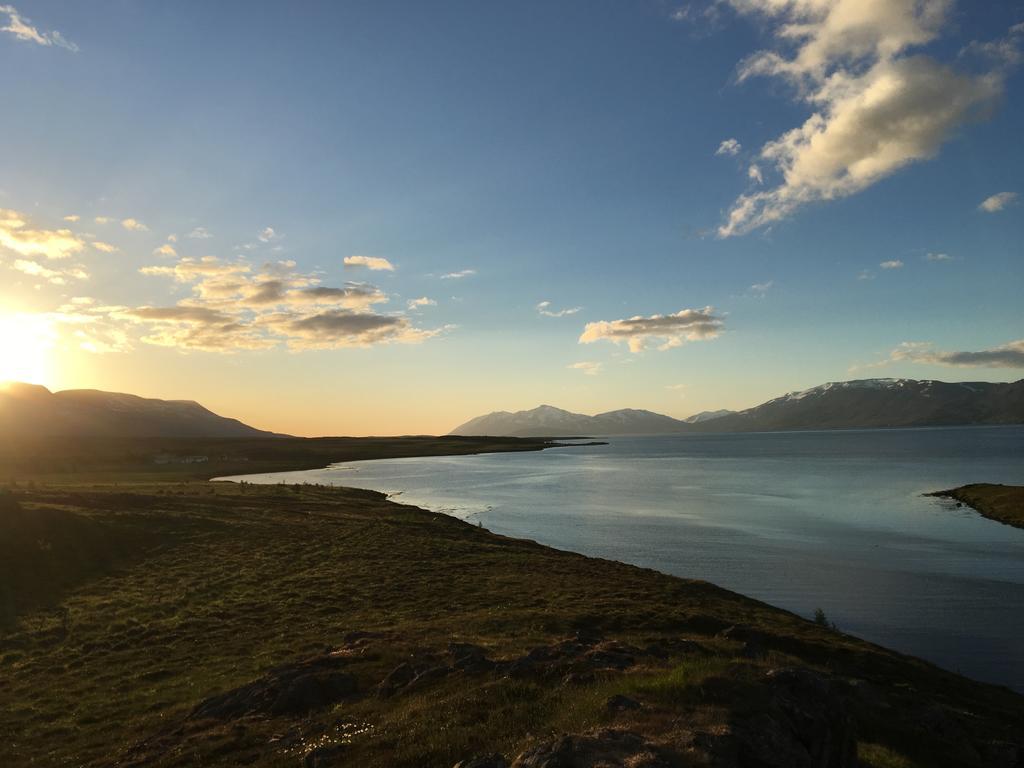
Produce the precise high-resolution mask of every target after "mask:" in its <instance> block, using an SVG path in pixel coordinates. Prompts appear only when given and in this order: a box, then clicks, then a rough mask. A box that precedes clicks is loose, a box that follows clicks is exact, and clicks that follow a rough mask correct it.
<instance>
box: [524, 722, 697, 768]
mask: <svg viewBox="0 0 1024 768" xmlns="http://www.w3.org/2000/svg"><path fill="white" fill-rule="evenodd" d="M679 765H681V762H680V758H679V756H678V755H677V754H676V753H674V752H672V751H671V750H669V749H666V748H665V747H663V746H661V745H659V744H656V743H655V742H652V741H650V740H648V739H646V738H644V737H643V736H641V735H639V734H637V733H632V732H630V731H619V730H612V729H608V730H602V731H598V732H596V733H592V734H584V735H575V736H562V737H560V738H557V739H555V740H553V741H549V742H546V743H544V744H540V745H539V746H536V747H534V748H533V749H528V750H527V751H525V752H523V753H522V754H521V755H519V756H518V757H517V758H516V759H515V760H513V761H512V766H511V768H609V767H610V766H629V768H675V766H679Z"/></svg>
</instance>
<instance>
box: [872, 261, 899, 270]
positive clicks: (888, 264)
mask: <svg viewBox="0 0 1024 768" xmlns="http://www.w3.org/2000/svg"><path fill="white" fill-rule="evenodd" d="M878 266H880V267H881V268H882V269H902V268H903V262H902V261H900V260H899V259H890V260H889V261H883V262H882V263H881V264H879V265H878Z"/></svg>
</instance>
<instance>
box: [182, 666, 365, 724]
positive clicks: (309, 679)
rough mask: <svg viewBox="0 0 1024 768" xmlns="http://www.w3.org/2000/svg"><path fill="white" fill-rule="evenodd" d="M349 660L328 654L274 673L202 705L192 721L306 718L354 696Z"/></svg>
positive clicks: (203, 702) (354, 690) (278, 669)
mask: <svg viewBox="0 0 1024 768" xmlns="http://www.w3.org/2000/svg"><path fill="white" fill-rule="evenodd" d="M345 664H346V659H345V658H344V657H341V656H336V655H332V654H327V655H324V656H320V657H317V658H314V659H310V660H308V661H304V662H300V663H298V664H289V665H286V666H282V667H277V668H276V669H273V670H271V671H270V672H268V673H267V674H266V675H264V676H263V677H261V678H259V679H257V680H254V681H253V682H251V683H248V684H246V685H243V686H241V687H240V688H235V689H233V690H230V691H227V692H226V693H221V694H218V695H216V696H211V697H210V698H208V699H206V700H204V701H202V702H201V703H200V704H199V705H198V706H197V707H196V708H195V709H193V710H192V713H191V715H189V718H190V719H193V720H202V719H216V720H231V719H236V718H240V717H246V716H249V715H269V716H271V717H280V716H285V715H303V714H306V713H307V712H310V711H312V710H316V709H322V708H324V707H327V706H330V705H332V704H334V703H336V702H338V701H341V700H342V699H345V698H347V697H350V696H352V695H354V694H355V693H356V691H357V685H356V678H355V676H353V675H352V674H351V673H349V672H346V671H345V670H344V669H343V668H342V667H343V666H344V665H345Z"/></svg>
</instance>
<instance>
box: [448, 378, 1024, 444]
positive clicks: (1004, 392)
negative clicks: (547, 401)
mask: <svg viewBox="0 0 1024 768" xmlns="http://www.w3.org/2000/svg"><path fill="white" fill-rule="evenodd" d="M968 424H1024V379H1022V380H1020V381H1016V382H1012V383H1006V384H1002V383H996V384H993V383H989V382H959V383H947V382H942V381H933V380H924V381H918V380H915V379H859V380H856V381H840V382H830V383H828V384H822V385H820V386H817V387H812V388H811V389H806V390H802V391H799V392H790V393H788V394H786V395H783V396H782V397H777V398H775V399H773V400H769V401H768V402H766V403H762V404H761V405H758V406H755V407H753V408H748V409H746V410H744V411H738V412H733V411H710V412H708V411H705V412H702V413H700V414H696V415H694V416H691V417H690V418H688V419H685V420H684V419H674V418H672V417H670V416H664V415H662V414H658V413H653V412H651V411H643V410H634V409H623V410H618V411H609V412H607V413H599V414H597V415H595V416H586V415H583V414H579V413H572V412H570V411H565V410H562V409H560V408H555V407H553V406H550V405H542V406H540V407H538V408H534V409H532V410H529V411H517V412H515V413H510V412H508V411H497V412H494V413H490V414H487V415H486V416H479V417H477V418H475V419H471V420H470V421H467V422H466V423H465V424H462V425H460V426H458V427H456V428H455V429H454V430H452V432H451V434H453V435H506V436H516V437H557V436H582V435H588V436H591V435H602V436H603V435H628V434H633V435H650V434H679V433H705V432H768V431H776V430H798V429H804V430H807V429H875V428H886V427H926V426H954V425H968Z"/></svg>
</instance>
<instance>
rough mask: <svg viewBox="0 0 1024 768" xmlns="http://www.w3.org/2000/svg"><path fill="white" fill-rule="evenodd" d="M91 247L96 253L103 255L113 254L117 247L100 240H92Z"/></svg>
mask: <svg viewBox="0 0 1024 768" xmlns="http://www.w3.org/2000/svg"><path fill="white" fill-rule="evenodd" d="M91 245H92V247H93V248H95V249H96V250H97V251H103V253H114V252H115V251H117V250H118V247H117V246H116V245H111V244H110V243H105V242H103V241H102V240H93V241H92V243H91Z"/></svg>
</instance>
